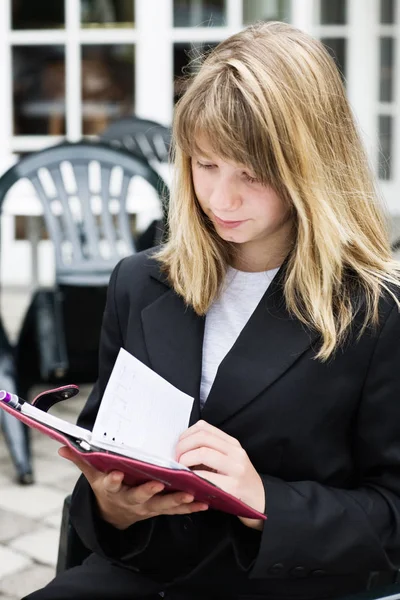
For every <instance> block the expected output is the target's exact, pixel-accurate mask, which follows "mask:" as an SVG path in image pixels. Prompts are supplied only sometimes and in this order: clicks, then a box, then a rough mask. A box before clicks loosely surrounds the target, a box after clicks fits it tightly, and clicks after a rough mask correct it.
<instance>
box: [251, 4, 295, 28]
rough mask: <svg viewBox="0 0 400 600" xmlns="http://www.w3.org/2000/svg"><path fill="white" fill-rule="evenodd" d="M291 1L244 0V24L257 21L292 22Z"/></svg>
mask: <svg viewBox="0 0 400 600" xmlns="http://www.w3.org/2000/svg"><path fill="white" fill-rule="evenodd" d="M290 5H291V1H290V0H243V23H244V24H245V25H248V24H249V23H254V22H255V21H286V22H290V8H291V6H290Z"/></svg>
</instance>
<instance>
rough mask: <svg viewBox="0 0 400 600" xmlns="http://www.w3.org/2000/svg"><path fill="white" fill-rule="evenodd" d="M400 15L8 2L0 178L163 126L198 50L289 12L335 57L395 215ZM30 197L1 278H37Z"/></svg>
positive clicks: (12, 224)
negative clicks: (150, 123) (70, 149)
mask: <svg viewBox="0 0 400 600" xmlns="http://www.w3.org/2000/svg"><path fill="white" fill-rule="evenodd" d="M399 15H400V3H399V2H398V0H136V1H134V0H35V2H32V1H31V0H2V1H1V3H0V64H1V70H0V89H1V90H2V92H1V95H0V139H1V144H0V175H1V173H3V172H4V171H5V170H6V168H8V167H9V166H10V165H11V164H13V163H14V162H15V161H17V160H18V158H19V157H21V156H24V155H25V154H27V153H29V152H33V151H37V150H39V149H42V148H45V147H48V146H51V145H53V144H55V143H58V142H59V141H61V140H63V139H66V140H70V141H78V140H80V139H82V136H89V137H92V136H96V135H97V134H100V133H101V132H102V130H104V129H105V128H106V127H107V126H108V125H109V124H110V123H111V122H112V121H115V120H117V119H119V118H120V117H124V116H128V115H132V114H136V115H137V116H139V117H142V118H147V119H153V120H154V121H157V122H160V123H162V124H164V125H167V126H168V125H169V124H170V123H171V118H172V112H173V107H174V103H175V102H176V100H177V99H178V98H179V96H180V94H181V92H182V82H181V76H182V74H183V73H185V72H188V70H189V71H190V68H191V67H190V65H189V63H190V61H191V60H192V59H193V56H195V55H196V52H198V51H200V52H201V51H202V50H204V49H207V48H209V47H213V46H214V45H216V44H217V43H218V42H219V41H221V40H223V39H224V38H225V37H227V36H229V35H230V34H232V33H234V32H236V31H238V30H239V29H241V28H242V27H243V26H244V25H246V24H248V23H251V22H253V21H256V20H260V19H261V20H284V21H288V22H291V23H293V24H294V25H296V26H298V27H300V28H302V29H304V30H307V31H309V32H310V33H311V34H313V35H315V36H317V37H319V38H320V39H321V40H322V41H323V42H324V43H325V44H326V46H327V47H328V48H329V51H330V52H331V53H332V55H333V56H334V57H335V59H336V61H337V64H338V66H339V68H340V70H341V73H342V76H343V79H344V81H345V84H346V88H347V93H348V97H349V100H350V102H351V104H352V107H353V109H354V113H355V115H356V118H357V120H358V123H359V127H360V130H361V132H362V135H363V138H364V142H365V144H366V147H367V149H368V153H369V156H370V161H371V164H372V166H373V168H374V170H375V172H376V175H377V177H378V178H379V184H380V190H381V192H382V195H383V198H384V200H385V202H386V204H387V207H388V209H389V212H390V214H391V215H393V216H395V215H398V214H400V198H399V192H400V152H399V140H400V119H399V114H398V112H399V103H398V101H397V99H398V96H399V90H400V77H399V76H398V74H399V66H398V65H399V60H398V58H399V53H400V44H399V32H400V17H399ZM26 196H27V197H25V198H24V193H22V192H20V193H19V194H18V198H17V199H14V200H13V202H12V206H11V207H10V208H7V210H6V215H7V216H6V218H4V219H3V235H2V239H3V242H4V243H7V248H8V249H9V251H8V252H7V253H2V257H1V261H2V265H1V274H2V275H1V279H2V282H3V284H10V285H26V284H28V283H29V281H30V277H31V269H30V266H29V257H30V251H31V250H30V244H29V242H27V238H28V231H27V230H28V224H27V219H26V216H25V215H26V213H28V214H29V213H33V214H34V213H35V208H34V203H33V202H32V201H30V200H29V197H28V196H29V194H26ZM37 212H39V211H37ZM148 219H149V220H150V219H151V215H148ZM145 224H146V223H145V222H143V227H144V226H145ZM40 246H43V248H41V247H40V248H39V254H40V264H39V277H40V278H42V280H44V281H46V280H47V279H49V278H51V273H52V262H51V250H46V240H45V239H44V240H43V243H42V244H41V245H40ZM10 257H11V258H10ZM16 260H18V265H19V268H18V269H15V261H16Z"/></svg>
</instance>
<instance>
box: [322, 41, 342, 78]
mask: <svg viewBox="0 0 400 600" xmlns="http://www.w3.org/2000/svg"><path fill="white" fill-rule="evenodd" d="M321 42H322V43H323V44H324V45H325V46H326V49H327V50H328V52H329V54H330V55H331V56H332V57H333V58H334V60H335V62H336V65H337V67H338V69H339V72H340V75H341V77H342V79H343V80H344V79H345V77H346V39H345V38H322V39H321Z"/></svg>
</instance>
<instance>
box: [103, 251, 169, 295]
mask: <svg viewBox="0 0 400 600" xmlns="http://www.w3.org/2000/svg"><path fill="white" fill-rule="evenodd" d="M157 250H158V248H151V249H150V250H144V251H142V252H138V253H137V254H133V255H131V256H127V257H126V258H123V259H122V260H121V261H120V262H119V263H118V264H117V266H116V267H115V269H114V272H113V274H112V276H111V278H112V279H115V281H116V282H117V284H118V287H120V286H124V285H128V286H130V285H132V284H133V283H144V281H145V280H146V279H149V278H151V279H155V280H159V281H161V282H163V281H164V277H163V274H162V273H161V270H160V264H159V262H158V261H157V259H156V258H154V254H155V253H156V251H157Z"/></svg>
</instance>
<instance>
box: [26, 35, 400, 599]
mask: <svg viewBox="0 0 400 600" xmlns="http://www.w3.org/2000/svg"><path fill="white" fill-rule="evenodd" d="M174 139H175V174H176V182H175V186H174V191H173V194H172V198H171V206H170V217H169V239H168V241H167V242H166V243H165V244H164V245H163V246H162V247H161V248H159V249H157V250H156V251H154V250H153V251H151V252H145V253H141V254H138V255H135V256H132V257H129V258H126V259H124V260H123V261H122V262H121V263H119V264H118V266H117V267H116V269H115V270H114V273H113V275H112V277H111V280H110V286H109V292H108V301H107V306H106V310H105V314H104V322H103V329H102V338H101V347H100V371H99V379H98V381H97V383H96V385H95V387H94V390H93V392H92V394H91V396H90V398H89V400H88V402H87V405H86V407H85V408H84V410H83V412H82V414H81V416H80V419H79V424H80V425H82V426H84V427H92V426H93V422H94V420H95V417H96V413H97V410H98V407H99V404H100V402H101V397H102V394H103V391H104V388H105V385H106V383H107V380H108V377H109V375H110V372H111V370H112V367H113V364H114V361H115V359H116V356H117V353H118V351H119V348H120V347H121V346H122V347H124V348H125V349H127V350H128V351H129V352H131V353H132V354H133V355H135V356H136V357H137V358H138V359H139V360H141V361H143V362H144V363H145V364H147V365H148V366H150V367H151V368H152V369H153V370H154V371H156V372H157V373H159V374H160V375H161V376H163V377H164V378H166V379H167V380H168V381H170V382H171V383H172V384H173V385H175V386H176V387H178V388H180V389H182V390H183V391H184V392H186V393H187V394H190V395H191V396H194V397H195V402H194V406H193V410H192V416H191V421H190V424H189V425H190V426H189V428H188V429H187V431H186V432H185V433H184V434H183V435H182V436H181V438H180V440H179V443H178V444H177V447H176V455H177V459H178V460H179V461H180V462H181V463H182V464H184V465H186V466H188V467H193V468H194V469H195V470H196V471H198V472H199V473H200V474H201V475H202V476H204V477H206V478H208V479H209V480H211V481H212V482H213V483H215V484H217V485H219V486H220V487H222V488H223V489H225V490H227V491H229V492H230V493H232V494H235V495H237V496H238V497H240V498H241V499H242V500H244V501H245V502H247V503H248V504H249V505H251V506H253V507H254V508H255V509H257V510H259V511H265V513H266V514H267V516H268V519H267V520H266V521H265V522H263V521H258V520H250V519H245V518H238V517H234V516H232V515H228V514H225V513H221V512H217V511H212V510H209V509H208V507H207V506H206V505H204V504H201V503H199V502H196V501H195V500H194V499H193V497H191V496H190V495H188V494H185V493H170V494H160V492H161V491H162V490H163V485H162V484H160V483H159V482H149V483H147V484H145V485H141V486H139V487H136V488H128V487H126V486H125V485H124V484H123V483H122V474H121V473H118V472H113V473H110V474H108V475H104V474H103V473H100V472H97V471H95V470H94V469H93V468H90V467H88V466H87V465H86V464H84V463H80V462H78V461H76V464H77V466H78V467H79V468H80V469H81V470H82V472H83V476H82V477H81V478H80V480H79V482H78V484H77V486H76V488H75V491H74V495H73V500H72V509H71V518H72V521H73V524H74V526H75V528H76V530H77V532H78V534H79V536H80V537H81V539H82V541H83V542H84V544H85V545H86V546H87V547H88V548H89V549H90V550H91V551H92V553H93V554H92V555H91V556H90V558H89V559H88V560H87V561H86V562H85V563H84V564H83V565H82V566H80V567H77V568H75V569H72V570H70V571H66V572H64V573H63V574H62V575H60V576H59V577H57V578H56V579H55V580H54V581H53V582H52V583H50V584H49V586H47V587H46V588H44V589H43V590H41V591H38V592H36V593H34V594H33V595H31V596H29V598H30V599H31V600H34V599H35V600H39V599H47V598H51V599H52V600H54V599H58V600H61V599H67V598H68V599H69V598H79V599H80V600H84V599H85V600H86V599H89V598H96V599H98V598H102V599H113V600H118V599H119V600H122V599H128V598H129V599H133V598H157V597H158V598H159V597H160V595H161V596H163V597H165V598H169V599H174V600H175V599H179V598H182V599H185V600H191V599H199V600H200V599H207V600H209V599H211V598H229V599H237V598H240V599H242V600H245V599H246V600H249V599H251V598H254V599H256V598H258V599H260V598H264V599H270V600H272V599H276V598H279V599H282V600H284V599H289V598H298V599H311V598H318V599H322V598H337V597H339V596H341V595H344V594H349V593H351V592H357V591H360V590H364V589H366V588H368V587H369V586H370V584H371V581H372V574H373V573H375V572H380V571H382V572H384V573H385V577H386V579H387V580H390V578H391V577H392V573H393V572H394V570H396V569H397V568H398V567H399V564H400V402H399V398H400V369H399V365H400V343H399V340H400V316H399V300H398V297H399V270H398V267H397V265H396V264H395V263H394V262H393V261H392V258H391V255H390V251H389V243H388V236H387V232H386V229H385V225H384V218H383V216H382V214H381V211H380V208H379V205H378V201H377V195H376V192H375V189H374V184H373V181H372V179H371V175H370V172H369V169H368V165H367V161H366V158H365V155H364V152H363V150H362V147H361V144H360V141H359V137H358V134H357V132H356V128H355V125H354V121H353V118H352V115H351V112H350V109H349V105H348V102H347V100H346V97H345V93H344V90H343V86H342V83H341V80H340V77H339V75H338V72H337V70H336V68H335V66H334V64H333V62H332V60H331V58H330V57H329V55H328V53H327V52H326V51H325V50H324V48H323V46H322V45H321V44H320V43H319V42H318V41H316V40H314V39H312V38H311V37H309V36H308V35H306V34H305V33H303V32H301V31H298V30H296V29H294V28H293V27H291V26H289V25H285V24H283V23H267V24H259V25H255V26H251V27H249V28H248V29H246V30H244V31H242V32H241V33H239V34H237V35H234V36H232V37H231V38H229V39H227V40H226V41H224V42H223V43H221V44H220V45H219V46H218V47H217V48H216V50H215V51H214V52H212V53H211V54H210V55H209V56H208V57H207V58H206V60H205V61H204V63H203V65H202V66H201V68H200V70H199V72H198V74H197V75H196V76H195V77H194V79H193V81H192V83H191V85H190V87H189V88H188V90H187V92H186V93H185V95H184V96H183V98H182V99H181V101H180V102H179V104H178V106H177V109H176V114H175V120H174ZM60 453H61V455H62V456H64V457H65V458H69V459H71V458H72V457H71V455H70V454H69V453H68V451H67V449H65V448H64V449H62V450H60Z"/></svg>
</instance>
